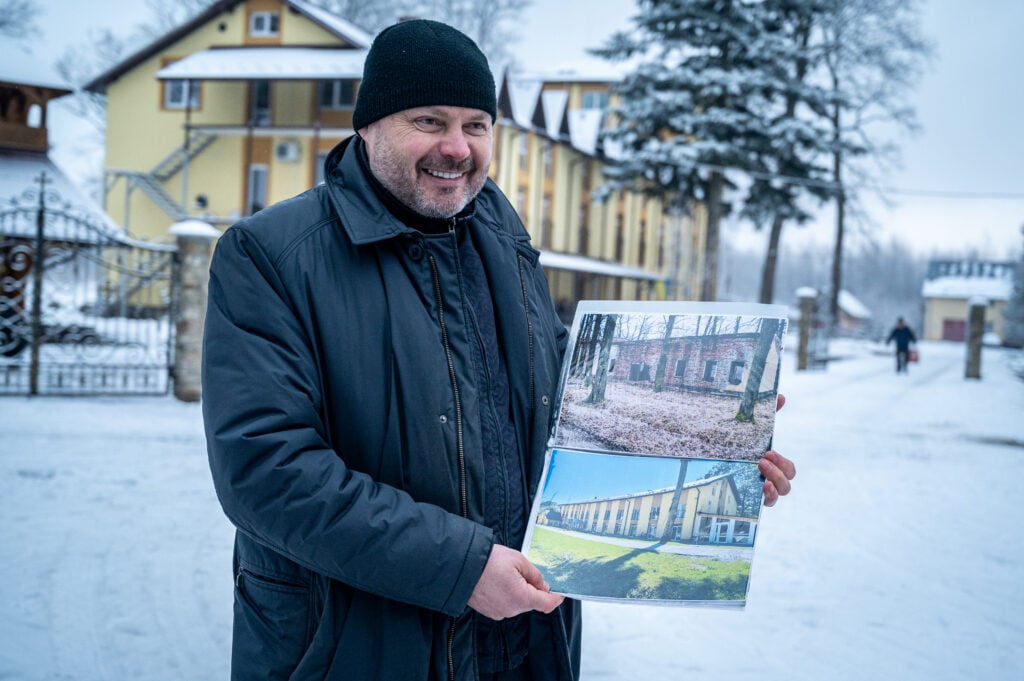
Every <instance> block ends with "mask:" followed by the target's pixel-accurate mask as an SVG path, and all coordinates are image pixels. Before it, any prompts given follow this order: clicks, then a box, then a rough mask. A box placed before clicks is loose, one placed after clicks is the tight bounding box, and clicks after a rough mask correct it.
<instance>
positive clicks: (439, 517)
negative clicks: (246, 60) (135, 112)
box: [203, 21, 792, 681]
mask: <svg viewBox="0 0 1024 681" xmlns="http://www.w3.org/2000/svg"><path fill="white" fill-rule="evenodd" d="M495 100H496V97H495V87H494V79H493V76H492V75H491V71H490V68H489V67H488V65H487V60H486V59H485V57H484V55H483V54H482V53H481V52H480V50H479V49H478V48H477V46H476V45H475V44H474V43H473V42H472V41H471V40H470V39H469V38H468V37H466V36H465V35H463V34H462V33H460V32H458V31H456V30H455V29H453V28H451V27H449V26H446V25H444V24H440V23H437V22H432V21H409V22H404V23H400V24H396V25H395V26H392V27H390V28H388V29H385V30H384V31H383V32H381V33H380V35H378V36H377V38H376V39H375V41H374V43H373V45H372V47H371V49H370V51H369V54H368V55H367V59H366V63H365V68H364V75H363V80H362V83H361V85H360V89H359V94H358V98H357V101H356V108H355V111H354V113H353V127H354V128H355V129H356V130H357V131H358V134H357V135H355V136H353V137H350V138H349V139H347V140H345V141H343V142H342V143H341V144H339V145H338V146H337V147H336V148H335V149H334V150H333V151H332V152H331V153H330V155H329V156H328V158H327V161H326V164H325V182H324V183H323V184H322V185H319V186H317V187H314V188H313V189H311V190H309V191H307V192H305V193H304V194H302V195H300V196H298V197H295V198H293V199H290V200H287V201H284V202H281V203H279V204H276V205H274V206H270V207H268V208H266V209H264V210H262V211H260V212H259V213H258V214H256V215H254V216H252V217H251V218H248V219H246V220H243V221H242V222H240V223H238V224H236V225H234V226H233V227H232V228H231V229H229V230H228V231H227V232H226V233H225V234H224V235H223V237H222V238H221V239H220V242H219V243H218V245H217V250H216V253H215V255H214V260H213V264H212V267H211V270H210V295H209V306H208V312H207V318H206V337H205V345H204V354H203V414H204V420H205V425H206V434H207V443H208V449H209V458H210V468H211V471H212V474H213V480H214V484H215V486H216V489H217V494H218V497H219V499H220V501H221V504H222V506H223V508H224V511H225V513H226V514H227V516H228V517H229V518H230V520H231V521H232V522H233V523H234V524H235V526H236V527H237V530H238V531H237V533H236V537H235V555H234V584H235V612H234V615H235V619H234V636H233V649H232V677H233V678H234V679H254V680H255V679H259V680H260V681H266V680H268V679H300V680H301V679H328V680H340V679H345V680H346V681H348V680H352V679H356V680H360V679H395V680H401V681H427V680H431V681H433V680H437V681H441V680H443V679H444V680H449V681H456V680H458V681H477V679H481V680H487V681H497V680H502V681H517V680H518V681H523V680H533V681H541V680H547V679H552V680H556V681H570V680H572V681H575V680H576V679H578V678H579V656H580V619H579V604H578V603H576V602H575V601H573V600H571V599H564V598H563V597H562V596H559V595H556V594H553V593H551V592H550V590H549V588H548V586H547V584H545V583H544V581H543V579H542V578H541V575H540V573H539V571H538V570H537V569H536V568H535V567H534V566H533V565H531V564H530V562H529V561H527V560H526V558H525V557H524V556H523V555H522V554H521V553H520V552H519V551H518V550H516V547H519V546H521V544H522V541H523V535H524V533H525V529H526V523H527V514H528V510H529V508H530V504H531V501H532V499H533V496H534V494H535V493H536V491H537V484H538V481H539V478H540V475H541V469H542V467H543V457H544V450H545V446H546V443H547V438H548V433H549V429H550V426H551V419H552V417H553V409H554V396H555V391H556V389H557V382H558V376H559V368H560V362H561V358H562V352H563V350H564V347H565V341H566V330H565V328H564V327H563V326H562V324H561V322H560V321H559V319H558V317H557V315H556V313H555V310H554V307H553V305H552V303H551V299H550V296H549V294H548V285H547V281H546V279H545V277H544V273H543V272H542V270H541V268H540V266H539V264H538V253H537V251H536V250H534V249H533V248H532V247H531V246H530V241H529V236H528V234H527V233H526V230H525V229H524V227H523V224H522V222H521V221H520V219H519V217H518V216H517V215H516V213H515V211H514V210H513V209H512V207H511V205H509V202H508V200H507V199H506V198H505V196H504V195H503V194H502V193H501V191H500V190H499V189H498V188H497V187H496V186H495V185H494V183H493V182H492V181H491V180H490V179H489V178H488V176H487V170H488V167H489V165H490V161H491V146H492V143H493V125H494V121H495V117H496V115H497V106H496V101H495ZM763 464H764V466H763V468H762V471H763V472H764V474H765V476H766V478H767V479H768V483H766V484H770V485H772V488H771V489H772V495H773V496H772V497H768V496H767V495H766V499H768V501H769V502H770V503H774V494H775V492H774V490H776V489H777V490H778V491H779V492H780V493H782V494H785V493H786V492H787V491H788V490H789V478H791V477H792V473H790V472H789V469H788V468H787V465H790V466H791V464H788V461H786V460H785V459H783V458H782V457H778V458H776V459H772V460H768V459H767V458H766V459H765V460H764V462H763Z"/></svg>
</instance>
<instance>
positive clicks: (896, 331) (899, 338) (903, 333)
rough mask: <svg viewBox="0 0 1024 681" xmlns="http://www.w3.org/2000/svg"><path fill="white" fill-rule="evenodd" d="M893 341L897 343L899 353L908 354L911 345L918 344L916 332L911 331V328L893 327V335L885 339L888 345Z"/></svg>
mask: <svg viewBox="0 0 1024 681" xmlns="http://www.w3.org/2000/svg"><path fill="white" fill-rule="evenodd" d="M892 341H896V350H897V352H906V351H907V348H909V347H910V344H911V343H916V342H917V338H916V337H915V336H914V332H913V331H911V330H910V327H909V326H902V327H900V326H896V327H893V330H892V333H890V334H889V337H888V338H886V339H885V344H886V345H888V344H889V343H891V342H892Z"/></svg>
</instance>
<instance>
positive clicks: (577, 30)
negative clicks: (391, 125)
mask: <svg viewBox="0 0 1024 681" xmlns="http://www.w3.org/2000/svg"><path fill="white" fill-rule="evenodd" d="M42 4H43V6H44V8H45V11H46V14H45V15H44V16H43V17H42V23H43V30H44V33H45V36H44V39H45V41H44V48H43V49H40V50H39V53H40V54H41V55H43V54H46V55H53V57H54V58H55V57H56V56H57V55H59V54H60V53H61V52H62V51H63V49H64V47H65V46H67V45H80V44H82V42H83V38H84V36H85V34H86V31H87V30H88V29H90V28H99V27H103V26H110V27H113V28H115V29H116V30H119V31H123V32H124V33H128V32H130V31H131V29H132V28H133V27H134V26H135V25H137V24H138V23H140V22H142V21H144V20H145V19H146V17H147V14H148V8H147V5H146V2H145V0H108V1H107V2H101V3H93V2H89V3H86V2H81V1H80V0H42ZM634 10H635V3H634V2H633V0H559V2H557V3H556V2H546V1H542V0H534V2H533V6H532V7H531V8H530V9H529V10H528V12H527V14H526V16H525V18H524V19H525V21H524V25H523V39H522V40H521V41H520V42H519V43H518V45H517V46H516V49H517V51H518V53H519V59H520V62H521V63H522V65H523V66H524V67H527V68H532V69H546V68H550V67H552V66H557V65H558V64H560V63H563V62H571V61H574V60H577V59H579V58H581V57H583V56H584V55H585V49H586V48H588V47H592V46H595V45H598V44H600V43H601V42H602V40H603V38H604V37H605V36H607V35H608V34H610V33H611V32H612V31H614V30H616V29H618V28H626V27H628V26H629V18H630V17H631V15H632V14H633V13H634ZM1021 26H1024V2H1020V0H975V1H974V2H963V1H962V0H930V2H929V3H928V4H927V6H926V10H925V17H924V32H925V34H926V35H927V36H928V37H929V38H931V39H932V40H933V41H934V42H935V43H936V47H937V58H936V60H935V64H934V66H933V67H932V69H931V70H930V71H929V72H928V73H927V75H926V76H925V78H924V79H923V81H922V83H921V85H920V87H919V88H918V90H917V91H916V92H915V93H914V94H913V100H914V103H915V104H916V107H917V111H918V116H919V119H920V122H921V124H922V127H923V132H922V134H920V135H919V136H917V137H915V138H910V139H907V140H906V141H905V143H904V145H903V161H904V164H903V169H902V170H900V171H896V172H893V173H892V176H891V177H889V178H886V179H885V181H884V182H883V183H882V184H884V185H886V186H888V187H890V188H893V189H896V190H900V191H899V193H896V194H894V195H893V198H894V199H895V201H896V205H894V206H892V207H887V206H885V205H884V204H883V203H881V202H879V201H870V203H869V209H870V210H871V213H872V217H873V219H874V222H875V223H876V224H875V226H874V227H871V228H870V229H872V230H873V231H871V232H870V238H872V239H874V240H877V241H881V242H883V243H886V242H888V240H889V239H890V238H892V237H896V238H899V239H901V240H902V241H904V242H905V243H907V244H908V245H910V246H912V247H913V248H914V249H915V250H917V251H919V252H921V253H925V254H933V253H936V252H943V253H955V254H957V255H971V254H975V253H976V254H979V255H981V256H984V257H991V258H1009V257H1011V256H1016V255H1019V254H1020V252H1021V248H1022V243H1024V237H1022V234H1021V228H1022V225H1024V134H1022V133H1021V118H1020V117H1021V111H1024V87H1022V83H1021V80H1022V79H1021V76H1020V75H1019V71H1018V67H1019V64H1020V50H1019V47H1018V46H1017V44H1016V39H1015V36H1014V31H1013V28H1014V27H1018V28H1019V27H1021ZM61 121H62V118H61V117H60V116H55V117H54V120H53V121H52V125H53V126H55V127H54V128H53V129H52V130H51V139H52V142H53V144H54V146H55V147H56V148H55V153H54V156H55V158H56V159H57V161H58V163H61V164H62V165H70V164H72V163H75V162H76V160H75V154H73V153H70V152H69V151H68V150H69V149H70V148H71V147H72V146H73V144H74V139H73V133H72V132H70V128H61V125H60V124H61ZM71 173H72V174H73V175H74V170H73V169H72V170H71ZM726 229H727V232H726V234H725V237H726V238H728V239H733V240H736V241H738V242H739V243H741V244H743V245H745V246H749V247H750V248H755V249H760V248H761V247H762V244H763V242H764V235H763V234H761V233H755V232H754V231H753V230H752V229H751V228H749V227H748V226H746V225H740V224H737V223H730V224H728V225H727V228H726ZM833 232H834V226H833V218H832V214H831V211H830V210H828V209H823V210H822V211H821V213H820V217H819V219H818V220H817V222H815V223H813V224H810V225H807V226H805V227H801V228H797V227H791V228H789V232H787V233H786V234H785V235H784V239H785V240H789V241H794V240H799V241H806V240H808V239H812V240H815V241H818V242H821V243H828V242H829V241H830V240H831V238H832V234H833ZM864 238H865V237H864V236H860V235H858V234H856V233H855V234H853V235H852V236H851V239H852V240H853V242H854V243H856V242H858V241H860V242H862V241H863V239H864Z"/></svg>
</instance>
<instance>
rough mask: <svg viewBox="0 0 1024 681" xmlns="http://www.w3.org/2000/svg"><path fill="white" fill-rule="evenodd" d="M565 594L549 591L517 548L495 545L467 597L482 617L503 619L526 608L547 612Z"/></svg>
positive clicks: (537, 572) (560, 600) (553, 607)
mask: <svg viewBox="0 0 1024 681" xmlns="http://www.w3.org/2000/svg"><path fill="white" fill-rule="evenodd" d="M564 600H565V596H561V595H559V594H553V593H551V587H549V586H548V584H547V582H545V581H544V578H543V577H542V576H541V574H540V570H538V569H537V568H536V567H535V566H534V565H533V563H531V562H530V561H528V560H527V559H526V556H524V555H523V554H522V553H520V552H519V551H516V550H515V549H510V548H508V547H507V546H502V545H501V544H495V545H494V548H492V549H491V555H490V557H489V558H488V559H487V565H486V566H484V572H483V574H482V575H480V581H479V582H477V583H476V588H475V589H473V595H472V596H470V597H469V607H471V608H473V609H474V610H476V611H477V612H478V613H480V614H481V615H483V616H484V617H490V618H491V619H492V620H503V619H505V618H506V617H513V616H515V615H518V614H520V613H523V612H527V611H530V610H539V611H540V612H545V613H546V612H551V611H552V610H554V609H555V608H557V607H558V606H559V605H561V604H562V601H564Z"/></svg>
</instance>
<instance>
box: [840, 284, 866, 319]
mask: <svg viewBox="0 0 1024 681" xmlns="http://www.w3.org/2000/svg"><path fill="white" fill-rule="evenodd" d="M837 302H838V303H839V308H840V309H841V310H842V311H843V312H845V313H846V314H848V315H850V316H851V317H854V318H856V319H871V310H869V309H868V307H867V306H866V305H865V304H864V303H862V302H860V300H858V299H857V297H856V296H855V295H853V294H852V293H850V292H849V291H847V290H846V289H839V300H838V301H837Z"/></svg>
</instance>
